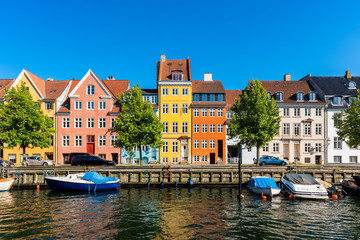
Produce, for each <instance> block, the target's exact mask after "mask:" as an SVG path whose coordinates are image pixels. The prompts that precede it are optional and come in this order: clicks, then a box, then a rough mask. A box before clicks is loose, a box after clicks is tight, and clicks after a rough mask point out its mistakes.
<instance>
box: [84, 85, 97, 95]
mask: <svg viewBox="0 0 360 240" xmlns="http://www.w3.org/2000/svg"><path fill="white" fill-rule="evenodd" d="M94 94H95V86H94V85H87V86H86V95H94Z"/></svg>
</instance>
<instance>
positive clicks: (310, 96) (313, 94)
mask: <svg viewBox="0 0 360 240" xmlns="http://www.w3.org/2000/svg"><path fill="white" fill-rule="evenodd" d="M309 101H316V93H314V92H311V93H309Z"/></svg>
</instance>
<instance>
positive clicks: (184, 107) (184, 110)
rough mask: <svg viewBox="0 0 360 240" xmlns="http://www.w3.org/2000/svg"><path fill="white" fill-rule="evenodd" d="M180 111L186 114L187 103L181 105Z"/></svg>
mask: <svg viewBox="0 0 360 240" xmlns="http://www.w3.org/2000/svg"><path fill="white" fill-rule="evenodd" d="M182 113H183V114H187V113H188V105H187V104H186V103H184V104H183V105H182Z"/></svg>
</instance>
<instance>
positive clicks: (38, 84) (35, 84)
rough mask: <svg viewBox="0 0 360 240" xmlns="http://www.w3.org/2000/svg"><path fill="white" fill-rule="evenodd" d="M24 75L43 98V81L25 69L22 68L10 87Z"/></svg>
mask: <svg viewBox="0 0 360 240" xmlns="http://www.w3.org/2000/svg"><path fill="white" fill-rule="evenodd" d="M24 75H25V76H26V77H27V78H28V79H29V81H30V83H31V84H32V85H33V87H34V88H35V90H36V91H37V93H38V94H39V95H40V98H44V96H45V81H44V80H43V79H41V78H39V77H37V76H35V75H34V74H32V73H31V72H29V71H27V70H25V69H23V70H22V71H21V72H20V74H19V76H18V77H17V78H16V80H15V81H14V82H13V83H12V84H11V86H10V88H11V87H14V86H16V85H17V84H18V83H19V82H20V80H21V78H22V77H23V76H24Z"/></svg>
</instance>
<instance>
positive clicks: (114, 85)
mask: <svg viewBox="0 0 360 240" xmlns="http://www.w3.org/2000/svg"><path fill="white" fill-rule="evenodd" d="M102 82H103V84H104V85H105V86H106V87H107V89H108V90H109V92H110V93H111V95H112V97H113V98H115V99H116V98H117V96H118V95H119V94H122V93H124V92H126V91H127V90H128V89H129V88H130V83H129V80H102Z"/></svg>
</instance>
